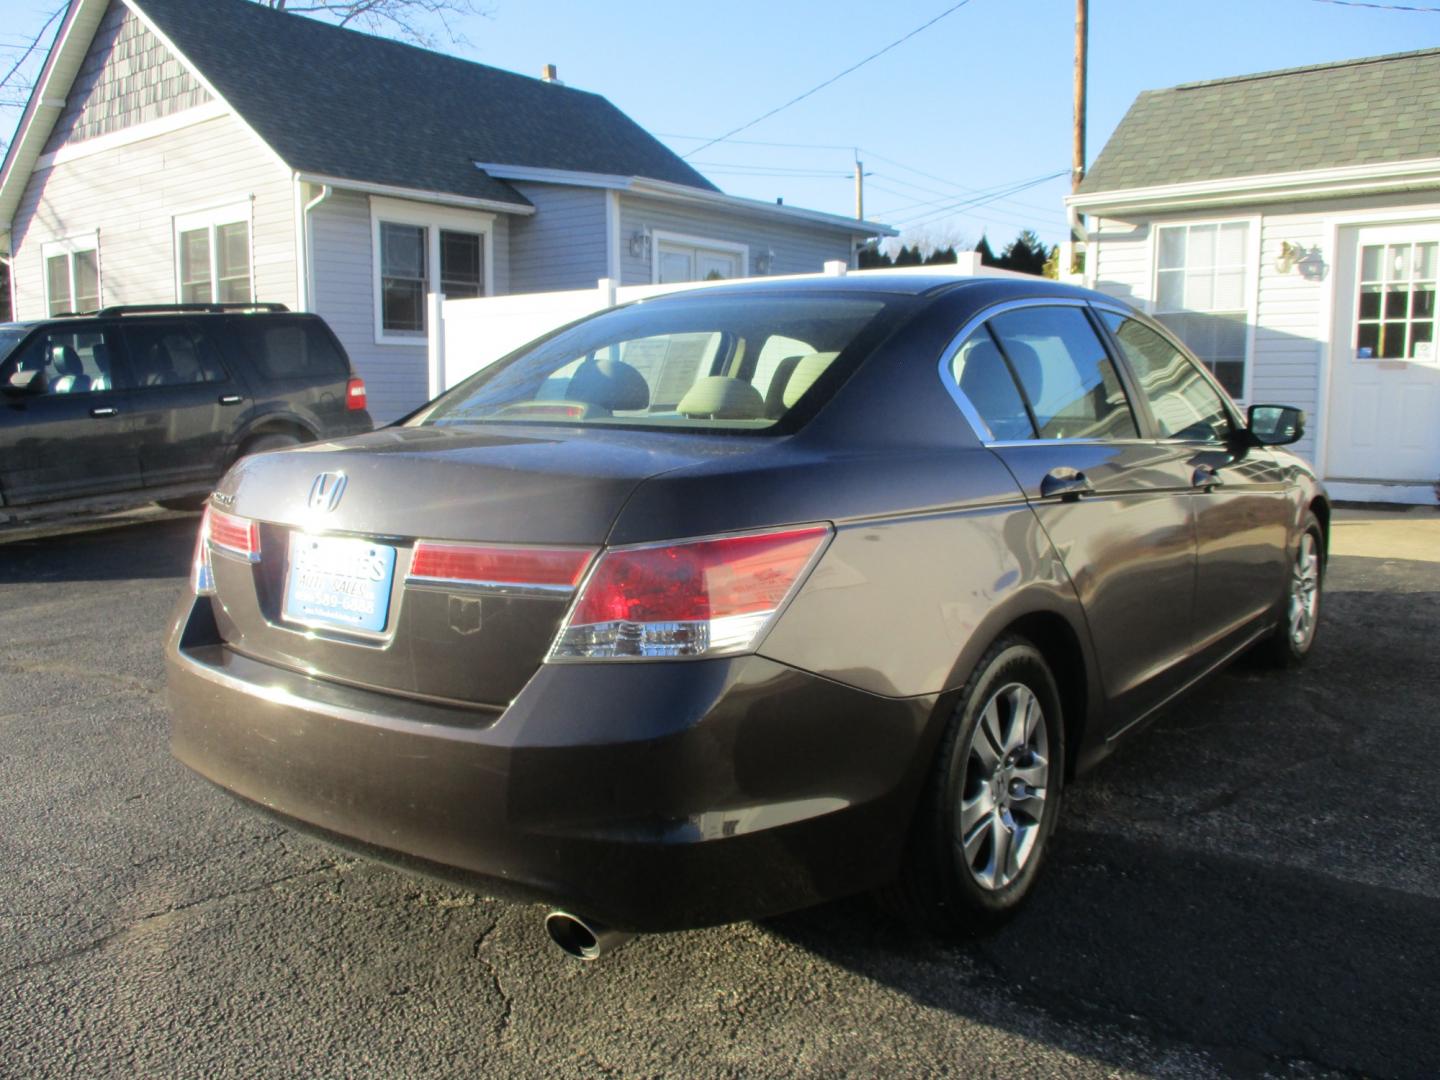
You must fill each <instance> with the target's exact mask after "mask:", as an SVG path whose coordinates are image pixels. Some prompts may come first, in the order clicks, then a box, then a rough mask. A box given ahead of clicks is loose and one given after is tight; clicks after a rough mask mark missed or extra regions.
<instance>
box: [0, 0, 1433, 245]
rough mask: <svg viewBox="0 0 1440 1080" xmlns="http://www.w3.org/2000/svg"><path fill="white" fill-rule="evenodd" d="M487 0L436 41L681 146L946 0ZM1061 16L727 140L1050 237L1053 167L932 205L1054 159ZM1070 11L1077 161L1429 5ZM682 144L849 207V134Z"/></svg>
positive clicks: (801, 200) (1123, 5)
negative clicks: (1160, 98)
mask: <svg viewBox="0 0 1440 1080" xmlns="http://www.w3.org/2000/svg"><path fill="white" fill-rule="evenodd" d="M52 2H53V0H0V34H3V35H4V37H5V39H6V40H11V41H13V40H14V35H15V34H16V33H17V32H19V31H21V30H23V29H26V28H28V27H29V26H30V25H38V23H39V22H40V21H41V18H42V16H40V14H39V13H40V12H42V11H43V10H44V9H46V8H49V7H50V6H52ZM489 2H490V8H491V15H490V16H489V17H488V18H471V19H467V20H465V21H464V22H463V24H462V25H461V26H460V27H459V29H460V30H461V31H462V32H463V34H464V36H465V37H466V38H467V39H468V44H465V45H460V46H454V47H447V48H448V49H449V51H454V52H457V53H459V54H461V55H464V56H467V57H468V58H470V59H474V60H479V61H481V62H483V63H488V64H493V65H495V66H497V67H504V68H508V69H511V70H514V71H519V72H522V73H525V74H538V73H539V71H540V67H541V65H542V64H545V63H554V64H556V65H558V67H559V69H560V77H561V78H562V79H563V80H564V81H565V82H567V83H568V84H570V85H571V86H576V87H580V88H583V89H586V90H592V91H595V92H597V93H600V94H604V95H605V96H606V97H608V98H609V99H610V100H611V101H613V102H614V103H615V104H616V105H618V106H619V107H620V108H621V109H623V110H624V111H625V112H627V113H629V115H630V116H632V117H633V118H634V119H635V120H636V121H638V122H639V123H640V124H641V125H643V126H644V127H646V128H648V129H649V130H650V131H652V132H654V133H656V134H660V135H661V136H662V137H663V138H665V141H666V142H668V143H669V144H670V145H671V146H672V147H674V148H675V149H676V150H678V151H679V152H681V153H682V154H684V153H688V152H690V151H691V150H692V149H693V148H695V147H696V146H697V142H696V141H695V140H693V139H686V138H681V137H680V136H690V135H693V136H714V135H718V134H721V133H722V132H724V131H727V130H729V129H730V128H733V127H736V126H738V125H740V124H742V123H744V122H745V121H747V120H750V119H753V118H754V117H756V116H758V115H760V114H761V113H764V112H765V111H767V110H769V109H771V108H773V107H774V106H776V105H779V104H781V103H783V102H784V101H786V100H788V99H790V98H792V97H794V96H795V95H797V94H799V93H802V92H803V91H805V90H808V89H810V88H811V87H813V86H814V85H816V84H817V83H819V82H822V81H823V80H825V79H827V78H829V77H830V76H832V75H834V74H836V73H837V72H839V71H840V70H842V69H843V68H845V67H848V66H849V65H850V64H852V63H854V62H856V61H857V60H860V59H861V58H863V57H865V56H866V55H868V54H869V53H871V52H874V51H875V50H876V49H878V48H880V47H882V46H883V45H886V44H888V43H889V42H891V41H893V40H895V39H896V38H899V37H901V36H902V35H904V34H906V33H907V32H909V31H911V30H913V29H914V28H915V27H917V26H919V25H921V24H922V23H924V22H926V21H927V20H929V19H931V18H933V17H934V16H936V15H937V14H939V13H940V12H942V11H944V10H945V9H946V8H947V7H949V6H950V5H951V3H953V2H954V0H890V2H876V0H868V2H861V0H804V2H801V0H727V2H722V3H716V2H695V0H608V2H605V3H597V2H595V0H489ZM1400 2H1409V3H1413V4H1416V5H1421V6H1424V5H1429V6H1434V7H1437V8H1440V0H1400ZM1073 18H1074V3H1073V0H971V2H970V3H969V4H968V5H967V6H966V7H964V8H961V9H960V10H959V11H957V12H955V13H954V14H952V15H949V16H948V17H946V18H945V19H943V20H941V21H940V22H939V23H937V24H936V25H935V26H933V27H931V28H930V29H928V30H926V31H925V32H924V33H923V34H921V35H919V36H918V37H915V38H913V39H911V40H910V41H908V42H906V43H905V44H903V45H901V46H900V47H898V48H896V49H895V50H893V51H891V52H889V53H887V54H886V55H885V56H883V57H881V58H880V59H878V60H876V61H874V62H872V63H870V64H868V65H866V66H865V67H863V68H861V69H860V70H859V71H857V72H855V73H853V74H851V75H848V76H846V77H845V78H844V79H842V80H840V81H839V82H838V83H836V84H835V85H834V86H831V87H829V88H827V89H825V90H822V91H820V92H819V93H817V94H815V95H814V96H813V97H811V98H809V99H807V100H806V101H803V102H801V103H800V104H799V105H796V106H794V107H792V108H790V109H788V110H786V111H785V112H782V113H781V114H779V115H778V116H776V117H774V118H772V119H769V120H766V121H765V122H764V123H761V124H759V125H757V126H755V127H753V128H750V129H749V130H747V131H746V132H744V133H743V134H741V135H739V136H737V138H739V139H744V140H763V141H768V142H782V143H820V144H831V145H834V146H837V147H852V146H858V147H860V148H861V152H862V157H863V158H864V160H865V167H866V170H867V171H868V172H873V174H874V175H872V176H870V177H868V179H867V181H866V183H867V188H866V202H865V210H866V216H867V217H869V218H871V219H873V220H880V221H885V222H889V223H892V224H896V225H901V226H902V227H904V226H906V225H907V223H908V224H909V227H911V228H915V227H921V228H928V229H929V230H931V234H932V235H933V236H935V237H936V238H944V239H948V238H954V239H960V240H967V241H971V242H973V241H974V240H975V239H977V238H978V237H979V235H980V234H981V232H982V231H983V232H987V233H988V234H989V236H990V239H991V241H992V242H994V243H996V245H997V246H999V245H1000V244H1003V243H1004V242H1006V241H1007V240H1008V239H1010V238H1011V237H1013V236H1014V234H1015V233H1016V232H1017V231H1018V230H1019V229H1020V228H1021V227H1024V226H1030V227H1033V228H1035V229H1036V231H1037V232H1039V233H1040V235H1041V236H1042V237H1043V238H1044V239H1046V240H1048V241H1056V240H1059V239H1062V238H1063V236H1064V232H1065V229H1064V223H1063V222H1064V219H1063V214H1062V210H1061V204H1060V200H1061V197H1062V196H1063V195H1064V193H1065V192H1066V190H1068V181H1066V180H1064V179H1057V180H1055V181H1052V182H1050V183H1047V184H1044V185H1042V186H1039V187H1036V188H1032V189H1030V190H1028V191H1026V192H1024V193H1022V194H1017V195H1016V196H1014V198H1012V199H1008V200H1004V201H1000V202H995V203H992V204H990V205H987V206H984V207H983V208H979V209H976V210H974V211H971V212H949V211H948V210H947V205H948V203H949V202H951V201H958V200H961V199H964V198H965V197H966V196H965V189H972V190H973V189H982V190H983V189H994V188H998V187H1001V186H1005V185H1009V184H1011V183H1014V182H1019V181H1024V180H1028V179H1031V178H1034V177H1038V176H1042V175H1045V174H1047V173H1053V172H1060V171H1064V170H1068V168H1069V165H1070V101H1071V98H1070V94H1071V59H1072V50H1073V45H1074V32H1073V27H1074V24H1073ZM1090 22H1091V37H1090V131H1089V144H1090V156H1091V159H1092V160H1093V159H1094V157H1095V155H1096V154H1098V153H1099V151H1100V148H1101V146H1103V144H1104V141H1105V139H1106V137H1107V136H1108V135H1109V134H1110V132H1111V131H1112V130H1113V129H1114V127H1115V125H1116V124H1117V123H1118V122H1119V120H1120V118H1121V116H1122V115H1123V114H1124V112H1125V109H1126V108H1127V107H1128V106H1129V104H1130V102H1131V101H1132V100H1133V99H1134V97H1135V95H1136V94H1137V93H1138V92H1139V91H1141V90H1144V89H1147V88H1152V87H1161V86H1170V85H1174V84H1175V83H1180V82H1187V81H1191V80H1196V79H1209V78H1217V77H1221V76H1225V75H1236V74H1243V73H1246V72H1253V71H1264V70H1270V69H1273V68H1279V67H1292V66H1295V65H1300V64H1313V63H1320V62H1325V61H1330V60H1341V59H1347V58H1351V57H1358V56H1368V55H1374V54H1377V53H1386V52H1399V51H1403V50H1407V49H1418V48H1425V47H1429V46H1435V45H1440V12H1436V13H1434V14H1425V13H1405V12H1399V11H1377V10H1371V9H1367V8H1358V7H1342V6H1336V5H1332V4H1328V3H1318V2H1316V0H1185V2H1181V0H1092V3H1091V16H1090ZM885 159H890V160H885ZM692 160H693V161H694V163H695V164H696V165H697V167H698V168H700V170H701V171H702V172H704V173H705V174H706V175H708V176H709V177H710V178H711V179H712V180H713V181H714V182H715V183H716V184H718V185H719V186H720V187H721V188H723V189H724V190H725V191H728V192H731V193H733V194H737V195H746V196H751V197H754V198H763V199H773V198H775V197H776V196H784V198H785V201H786V202H787V203H793V204H797V205H802V206H809V207H813V208H816V209H820V210H827V211H832V212H835V213H842V214H848V213H852V212H853V207H854V199H853V181H851V180H850V179H848V175H849V173H850V171H851V169H852V155H851V152H850V150H848V149H821V148H804V147H796V148H787V147H766V146H753V145H747V144H743V143H722V144H719V145H717V146H712V147H710V148H709V149H706V150H703V151H701V152H700V153H698V154H696V155H695V156H694V157H693V159H692ZM896 163H899V164H896ZM902 166H903V167H902ZM911 170H919V171H920V173H930V174H933V176H935V177H939V178H941V179H939V180H936V179H932V178H929V177H926V176H923V175H920V173H917V172H915V171H911ZM815 174H823V175H815ZM925 203H931V204H932V205H916V204H925ZM927 222H928V224H927Z"/></svg>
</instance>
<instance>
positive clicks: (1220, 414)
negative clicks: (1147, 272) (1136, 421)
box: [1101, 311, 1232, 443]
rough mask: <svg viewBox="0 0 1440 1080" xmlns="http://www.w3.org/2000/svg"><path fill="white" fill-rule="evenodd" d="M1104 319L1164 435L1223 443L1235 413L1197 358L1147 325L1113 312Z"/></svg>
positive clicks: (1108, 312) (1188, 440) (1105, 313)
mask: <svg viewBox="0 0 1440 1080" xmlns="http://www.w3.org/2000/svg"><path fill="white" fill-rule="evenodd" d="M1101 318H1103V319H1104V320H1105V325H1106V326H1108V327H1109V328H1110V331H1111V333H1113V334H1114V335H1115V340H1116V342H1117V343H1118V344H1119V346H1120V351H1121V353H1122V354H1123V355H1124V357H1125V360H1126V362H1127V363H1129V365H1130V368H1131V370H1132V371H1134V372H1135V378H1136V380H1137V381H1138V382H1139V383H1140V392H1141V393H1142V394H1144V395H1145V400H1146V401H1147V402H1149V404H1150V413H1151V415H1152V416H1154V417H1155V426H1156V428H1157V433H1158V434H1159V435H1160V436H1161V437H1162V438H1166V439H1178V440H1183V441H1185V442H1214V443H1220V442H1224V441H1225V440H1226V439H1228V438H1229V437H1230V432H1231V427H1232V425H1231V421H1230V412H1229V410H1228V409H1226V407H1225V402H1224V401H1223V400H1222V399H1221V397H1220V394H1219V392H1218V391H1216V389H1215V388H1214V386H1212V385H1211V384H1210V381H1209V380H1208V379H1206V378H1205V376H1204V375H1202V374H1201V373H1200V369H1199V367H1198V366H1197V365H1196V363H1195V361H1193V360H1191V359H1190V358H1189V357H1188V356H1186V355H1185V354H1184V353H1183V352H1181V351H1180V350H1179V349H1177V348H1176V347H1175V346H1174V345H1172V344H1170V342H1168V341H1166V340H1165V339H1164V338H1163V337H1161V336H1160V335H1159V334H1157V333H1156V332H1155V331H1154V330H1152V329H1150V327H1148V326H1146V325H1145V324H1144V323H1141V322H1139V321H1137V320H1135V319H1128V318H1126V317H1125V316H1123V315H1119V314H1117V313H1115V312H1112V311H1107V312H1103V313H1102V314H1101Z"/></svg>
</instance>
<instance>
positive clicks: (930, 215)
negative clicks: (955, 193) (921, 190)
mask: <svg viewBox="0 0 1440 1080" xmlns="http://www.w3.org/2000/svg"><path fill="white" fill-rule="evenodd" d="M1067 172H1068V170H1065V169H1062V170H1060V171H1059V172H1054V173H1050V174H1049V175H1047V176H1038V177H1036V178H1035V179H1033V180H1024V181H1021V182H1020V183H1017V184H1013V185H1011V186H1010V187H1008V188H1005V189H1003V190H1001V191H996V192H993V193H990V194H982V195H977V196H976V197H975V198H973V199H963V200H961V201H960V202H957V203H954V204H952V205H950V206H946V207H942V208H941V209H939V210H935V211H927V212H925V213H922V214H918V215H915V216H913V217H909V218H900V219H899V220H897V221H894V222H891V224H893V225H922V224H927V223H929V222H931V221H935V220H937V219H939V218H942V217H945V216H947V215H949V214H955V213H960V212H962V211H964V210H967V209H972V208H974V207H977V206H986V205H988V204H990V203H992V202H997V201H999V200H1000V199H1003V198H1005V197H1006V196H1007V195H1015V194H1018V193H1019V192H1022V191H1025V190H1027V189H1029V188H1032V187H1036V186H1037V185H1039V184H1043V183H1046V182H1047V181H1049V180H1054V179H1056V178H1058V177H1061V176H1064V175H1066V173H1067Z"/></svg>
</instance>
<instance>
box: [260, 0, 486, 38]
mask: <svg viewBox="0 0 1440 1080" xmlns="http://www.w3.org/2000/svg"><path fill="white" fill-rule="evenodd" d="M258 2H259V3H262V4H264V5H265V6H266V7H269V8H273V9H274V10H276V11H283V12H286V13H287V14H290V15H311V16H314V17H316V18H320V19H325V20H326V21H329V22H333V23H335V24H336V25H337V26H353V27H355V28H358V29H363V30H368V31H370V32H371V33H374V34H383V35H386V36H390V37H397V38H400V39H401V40H404V41H409V42H412V43H413V44H416V45H425V46H434V45H435V44H436V35H435V33H434V32H433V31H432V30H431V29H430V26H431V25H432V24H436V23H438V24H439V26H440V28H441V35H440V36H441V37H443V38H444V39H445V40H446V41H448V42H449V43H450V44H463V43H464V38H462V37H461V36H459V35H458V34H456V33H455V30H454V28H453V27H452V26H451V22H450V20H451V19H452V18H455V17H457V16H458V17H463V16H466V15H482V16H489V15H490V13H491V9H490V8H489V7H488V6H487V5H486V4H485V3H483V2H482V0H258Z"/></svg>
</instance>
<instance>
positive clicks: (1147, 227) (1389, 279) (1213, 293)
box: [1067, 49, 1440, 503]
mask: <svg viewBox="0 0 1440 1080" xmlns="http://www.w3.org/2000/svg"><path fill="white" fill-rule="evenodd" d="M1067 201H1068V203H1069V205H1070V207H1071V208H1072V209H1074V210H1076V211H1079V212H1082V213H1083V214H1085V215H1087V225H1086V244H1085V250H1086V265H1085V273H1086V279H1087V284H1090V285H1092V286H1093V287H1095V288H1098V289H1101V290H1103V291H1105V292H1108V293H1112V294H1114V295H1116V296H1120V297H1123V298H1125V299H1126V300H1129V301H1130V302H1132V303H1135V304H1137V305H1140V306H1142V307H1144V308H1145V309H1147V310H1148V311H1150V312H1151V313H1152V314H1153V315H1154V316H1155V317H1156V318H1158V319H1160V320H1161V321H1162V322H1164V323H1166V324H1167V325H1169V326H1170V327H1171V328H1172V329H1174V330H1175V331H1176V332H1177V333H1178V334H1179V335H1180V336H1181V337H1182V338H1183V339H1184V340H1185V341H1186V343H1187V344H1188V345H1189V346H1190V347H1191V348H1192V349H1193V350H1194V351H1195V352H1196V353H1197V354H1198V355H1199V356H1200V357H1201V358H1202V359H1204V360H1205V361H1206V363H1208V364H1209V365H1210V366H1211V367H1212V368H1213V370H1214V371H1215V373H1216V374H1217V375H1218V376H1219V378H1220V379H1221V381H1222V382H1224V383H1225V384H1226V386H1227V387H1228V388H1229V389H1230V390H1231V392H1232V393H1233V394H1234V395H1235V396H1236V397H1237V398H1239V399H1241V400H1242V401H1247V402H1251V403H1254V402H1278V403H1283V404H1293V405H1298V406H1300V407H1302V408H1304V409H1306V410H1307V412H1308V413H1309V415H1310V427H1309V433H1308V435H1307V437H1306V439H1305V441H1304V442H1303V443H1301V444H1300V447H1299V449H1300V451H1301V452H1302V453H1303V454H1305V455H1306V456H1308V457H1309V458H1311V459H1312V460H1313V461H1314V463H1315V464H1316V466H1317V467H1318V468H1319V470H1320V472H1321V474H1322V475H1323V476H1324V478H1325V479H1326V482H1327V484H1328V485H1329V487H1330V488H1331V490H1332V492H1333V493H1334V494H1335V495H1336V497H1338V498H1341V499H1350V500H1358V501H1381V502H1412V503H1431V502H1433V501H1435V499H1436V488H1435V485H1436V482H1437V480H1440V345H1437V343H1436V333H1435V319H1436V304H1435V295H1436V282H1437V280H1440V50H1436V49H1430V50H1424V51H1421V52H1411V53H1401V54H1398V55H1394V56H1378V57H1370V58H1366V59H1361V60H1351V61H1346V62H1344V63H1337V64H1324V65H1319V66H1315V67H1305V68H1295V69H1291V70H1286V71H1273V72H1265V73H1262V74H1258V75H1247V76H1241V77H1238V78H1231V79H1217V80H1214V81H1211V82H1202V83H1190V84H1187V85H1184V86H1176V87H1173V88H1171V89H1168V90H1154V91H1148V92H1146V93H1143V94H1141V95H1140V97H1139V98H1137V99H1136V101H1135V103H1134V104H1133V105H1132V106H1131V108H1130V111H1129V112H1128V113H1127V114H1126V116H1125V118H1124V120H1123V121H1121V123H1120V126H1119V127H1118V128H1117V129H1116V131H1115V134H1114V135H1113V136H1111V138H1110V141H1109V142H1108V143H1107V144H1106V146H1105V148H1104V150H1103V151H1102V152H1101V154H1100V156H1099V158H1098V159H1097V160H1096V162H1095V165H1094V167H1093V168H1092V169H1091V170H1090V172H1089V174H1088V175H1087V176H1086V177H1085V180H1084V182H1083V183H1082V184H1081V186H1080V188H1079V190H1078V191H1077V192H1076V194H1074V195H1072V196H1071V197H1070V198H1069V199H1068V200H1067Z"/></svg>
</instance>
